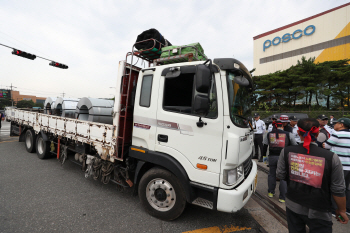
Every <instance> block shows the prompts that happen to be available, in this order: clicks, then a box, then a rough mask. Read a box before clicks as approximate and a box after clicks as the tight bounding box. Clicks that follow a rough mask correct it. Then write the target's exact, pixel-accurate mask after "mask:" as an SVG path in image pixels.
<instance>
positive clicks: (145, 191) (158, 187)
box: [138, 167, 186, 221]
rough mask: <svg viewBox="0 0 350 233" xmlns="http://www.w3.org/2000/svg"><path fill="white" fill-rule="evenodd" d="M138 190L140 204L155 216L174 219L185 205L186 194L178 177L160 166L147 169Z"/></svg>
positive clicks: (167, 219)
mask: <svg viewBox="0 0 350 233" xmlns="http://www.w3.org/2000/svg"><path fill="white" fill-rule="evenodd" d="M138 191H139V197H140V201H141V204H142V206H143V207H144V208H145V209H146V211H147V212H148V213H149V214H150V215H152V216H154V217H156V218H159V219H162V220H166V221H170V220H174V219H176V218H178V217H179V216H180V215H181V214H182V212H183V211H184V209H185V207H186V195H185V191H184V188H183V187H182V185H181V183H180V181H179V179H178V178H177V177H176V176H175V175H174V174H172V173H171V172H169V171H167V170H164V169H162V168H158V167H155V168H152V169H150V170H149V171H147V172H146V173H145V174H144V175H143V176H142V178H141V180H140V183H139V189H138Z"/></svg>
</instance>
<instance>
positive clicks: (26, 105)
mask: <svg viewBox="0 0 350 233" xmlns="http://www.w3.org/2000/svg"><path fill="white" fill-rule="evenodd" d="M34 105H35V104H34V102H33V100H20V101H18V102H17V105H16V106H17V108H32V107H34Z"/></svg>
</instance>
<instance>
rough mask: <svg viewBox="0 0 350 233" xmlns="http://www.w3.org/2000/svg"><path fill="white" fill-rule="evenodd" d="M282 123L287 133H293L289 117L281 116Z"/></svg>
mask: <svg viewBox="0 0 350 233" xmlns="http://www.w3.org/2000/svg"><path fill="white" fill-rule="evenodd" d="M280 121H281V122H282V124H283V130H284V131H287V132H289V133H293V128H292V127H290V126H289V125H288V124H289V122H290V120H289V117H288V116H287V115H281V116H280Z"/></svg>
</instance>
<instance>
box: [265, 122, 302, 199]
mask: <svg viewBox="0 0 350 233" xmlns="http://www.w3.org/2000/svg"><path fill="white" fill-rule="evenodd" d="M263 144H264V151H263V156H266V152H267V148H269V167H270V171H269V175H268V179H267V184H268V196H269V197H273V196H274V195H275V189H276V169H277V161H278V158H279V155H280V153H281V150H282V149H283V148H284V147H286V146H290V145H297V143H296V141H295V140H294V137H293V135H292V134H291V133H289V132H286V131H284V130H283V124H282V122H281V121H280V120H277V121H275V122H273V130H272V131H271V132H269V133H267V134H266V136H265V137H264V141H263ZM279 190H280V195H279V202H281V203H284V202H285V199H286V192H287V183H286V182H285V181H284V180H280V186H279Z"/></svg>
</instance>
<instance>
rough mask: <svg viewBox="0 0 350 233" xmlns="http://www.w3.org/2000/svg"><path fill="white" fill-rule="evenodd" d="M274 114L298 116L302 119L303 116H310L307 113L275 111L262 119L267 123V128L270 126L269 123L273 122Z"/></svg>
mask: <svg viewBox="0 0 350 233" xmlns="http://www.w3.org/2000/svg"><path fill="white" fill-rule="evenodd" d="M273 115H277V116H278V117H279V116H281V115H287V116H288V117H290V116H296V117H297V118H298V119H302V118H308V117H309V116H308V115H307V114H306V113H294V112H292V113H290V112H289V113H274V114H271V115H270V116H268V117H266V118H264V119H261V120H262V121H264V122H265V125H266V129H267V128H268V127H269V125H270V124H271V123H272V121H271V117H272V116H273Z"/></svg>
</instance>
